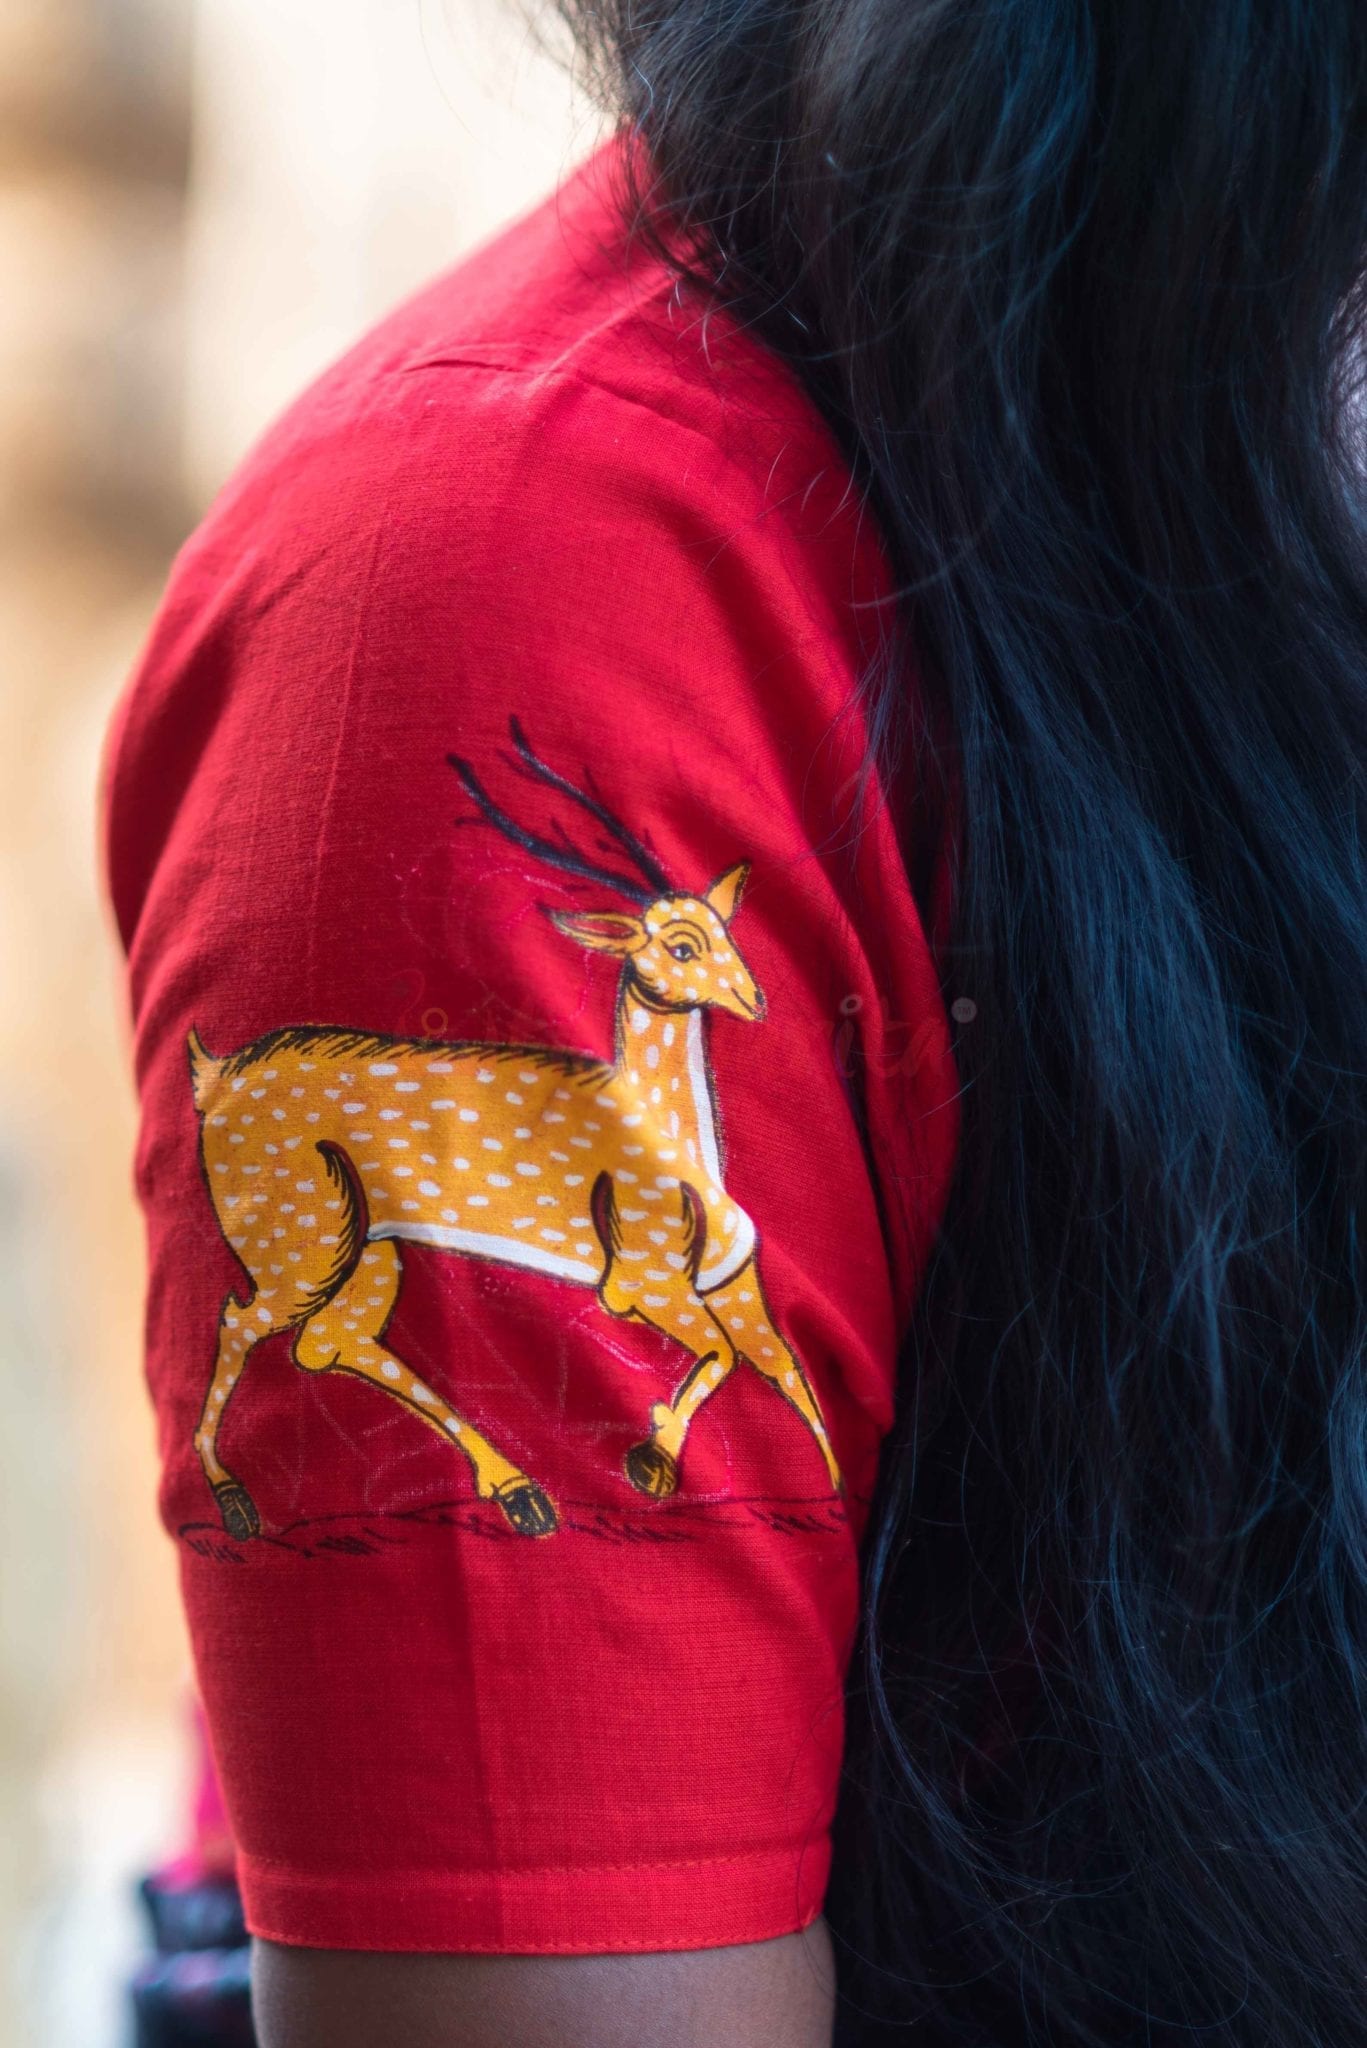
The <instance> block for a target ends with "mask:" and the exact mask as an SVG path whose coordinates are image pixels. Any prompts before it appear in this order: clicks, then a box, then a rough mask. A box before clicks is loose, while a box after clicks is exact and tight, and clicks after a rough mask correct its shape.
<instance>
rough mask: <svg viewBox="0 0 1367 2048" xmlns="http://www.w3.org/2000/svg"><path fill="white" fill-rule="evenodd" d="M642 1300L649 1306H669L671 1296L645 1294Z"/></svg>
mask: <svg viewBox="0 0 1367 2048" xmlns="http://www.w3.org/2000/svg"><path fill="white" fill-rule="evenodd" d="M641 1300H642V1301H643V1302H644V1303H645V1305H646V1307H647V1308H668V1307H669V1296H668V1295H667V1294H643V1295H642V1296H641Z"/></svg>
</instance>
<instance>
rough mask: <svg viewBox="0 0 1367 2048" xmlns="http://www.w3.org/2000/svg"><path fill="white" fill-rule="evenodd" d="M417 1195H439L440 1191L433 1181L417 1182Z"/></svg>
mask: <svg viewBox="0 0 1367 2048" xmlns="http://www.w3.org/2000/svg"><path fill="white" fill-rule="evenodd" d="M418 1193H419V1194H420V1195H439V1194H440V1193H441V1189H440V1188H439V1187H438V1186H437V1183H436V1182H435V1181H434V1180H420V1181H419V1182H418Z"/></svg>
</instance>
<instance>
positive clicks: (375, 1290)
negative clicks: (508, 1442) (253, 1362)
mask: <svg viewBox="0 0 1367 2048" xmlns="http://www.w3.org/2000/svg"><path fill="white" fill-rule="evenodd" d="M401 1273H402V1268H401V1266H400V1262H399V1248H398V1246H397V1244H395V1243H394V1241H393V1239H392V1238H381V1239H376V1240H374V1241H373V1242H372V1243H370V1244H368V1245H367V1246H366V1248H365V1250H364V1251H363V1252H362V1253H361V1256H360V1259H359V1261H358V1263H357V1266H356V1270H355V1272H354V1273H353V1274H352V1276H351V1278H350V1279H349V1280H347V1281H346V1282H345V1283H344V1284H343V1285H342V1286H341V1287H340V1288H339V1289H338V1290H337V1292H336V1294H335V1295H333V1297H332V1298H331V1300H330V1301H328V1302H326V1303H325V1304H324V1305H323V1306H322V1307H321V1308H319V1309H316V1310H315V1311H314V1313H313V1314H312V1315H311V1316H310V1317H309V1319H308V1321H307V1322H306V1323H305V1324H304V1325H303V1327H302V1328H301V1329H300V1331H299V1334H298V1336H297V1337H296V1338H295V1341H294V1359H295V1363H296V1365H301V1366H302V1367H303V1368H304V1370H305V1371H306V1372H346V1373H350V1374H352V1376H353V1377H354V1378H356V1379H363V1380H368V1381H369V1382H370V1384H371V1386H374V1387H378V1388H379V1389H380V1391H381V1393H384V1394H389V1395H392V1397H393V1398H394V1399H395V1400H396V1401H401V1402H402V1403H403V1405H404V1407H405V1408H407V1409H409V1410H410V1412H411V1413H412V1414H414V1415H416V1416H418V1417H419V1418H420V1419H421V1420H422V1421H423V1422H425V1423H426V1424H427V1425H428V1427H429V1429H434V1430H435V1431H436V1432H437V1435H438V1436H439V1437H441V1438H442V1440H443V1442H445V1443H448V1444H454V1445H455V1447H456V1449H457V1450H459V1451H463V1452H464V1454H465V1456H466V1458H467V1459H468V1460H469V1462H470V1466H471V1469H472V1470H473V1472H474V1476H475V1491H476V1493H477V1494H478V1495H479V1497H480V1499H481V1500H491V1501H495V1502H496V1503H497V1505H498V1506H499V1508H500V1509H501V1510H502V1512H503V1515H504V1517H505V1519H506V1520H507V1522H508V1524H509V1525H510V1527H511V1528H513V1529H515V1530H516V1531H517V1533H518V1535H519V1536H549V1535H551V1534H552V1533H553V1531H554V1530H555V1528H556V1527H557V1521H558V1518H557V1516H556V1512H555V1509H554V1507H553V1506H552V1504H551V1501H550V1499H549V1497H548V1496H547V1495H546V1494H545V1493H543V1492H542V1490H541V1488H540V1487H539V1486H538V1485H537V1484H536V1482H535V1480H533V1479H529V1478H528V1476H527V1474H526V1473H525V1472H523V1471H521V1470H520V1469H519V1468H518V1467H517V1466H516V1465H514V1464H512V1463H510V1461H509V1460H508V1459H507V1458H505V1457H504V1456H503V1453H502V1452H501V1451H498V1450H496V1449H495V1448H494V1446H493V1444H491V1443H490V1442H489V1439H488V1438H487V1437H486V1436H484V1435H482V1434H481V1432H480V1431H479V1430H477V1429H476V1428H475V1426H474V1424H473V1423H471V1422H469V1421H467V1420H466V1418H465V1417H464V1416H463V1415H458V1414H457V1413H456V1411H455V1409H454V1408H452V1407H450V1406H449V1405H448V1404H447V1402H445V1401H444V1400H443V1399H442V1397H441V1395H440V1394H438V1393H437V1392H436V1391H435V1389H434V1388H432V1387H430V1386H428V1384H427V1382H426V1381H425V1380H423V1379H422V1378H420V1377H419V1375H418V1374H417V1373H415V1372H413V1371H412V1370H411V1368H410V1367H409V1366H407V1365H405V1364H404V1362H403V1360H402V1359H401V1358H397V1357H396V1356H395V1355H394V1353H393V1352H392V1351H389V1350H387V1349H386V1348H385V1346H384V1344H383V1343H382V1342H381V1341H380V1340H381V1336H382V1334H383V1331H384V1326H385V1324H386V1323H387V1322H388V1320H389V1316H390V1312H391V1310H392V1309H393V1306H394V1302H395V1298H396V1297H397V1295H398V1291H399V1280H400V1277H401Z"/></svg>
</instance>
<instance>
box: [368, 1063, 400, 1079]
mask: <svg viewBox="0 0 1367 2048" xmlns="http://www.w3.org/2000/svg"><path fill="white" fill-rule="evenodd" d="M398 1071H399V1070H398V1068H397V1067H396V1066H395V1064H394V1062H393V1060H377V1061H376V1062H375V1064H374V1066H373V1067H367V1068H366V1072H367V1073H368V1074H374V1075H376V1076H377V1078H378V1077H379V1076H381V1075H385V1074H397V1073H398Z"/></svg>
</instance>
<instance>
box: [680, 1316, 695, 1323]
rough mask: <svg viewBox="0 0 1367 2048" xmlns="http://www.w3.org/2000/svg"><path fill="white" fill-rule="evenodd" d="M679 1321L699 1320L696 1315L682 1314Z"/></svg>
mask: <svg viewBox="0 0 1367 2048" xmlns="http://www.w3.org/2000/svg"><path fill="white" fill-rule="evenodd" d="M679 1321H680V1322H681V1323H694V1322H696V1321H697V1317H696V1316H688V1315H683V1316H680V1317H679Z"/></svg>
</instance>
